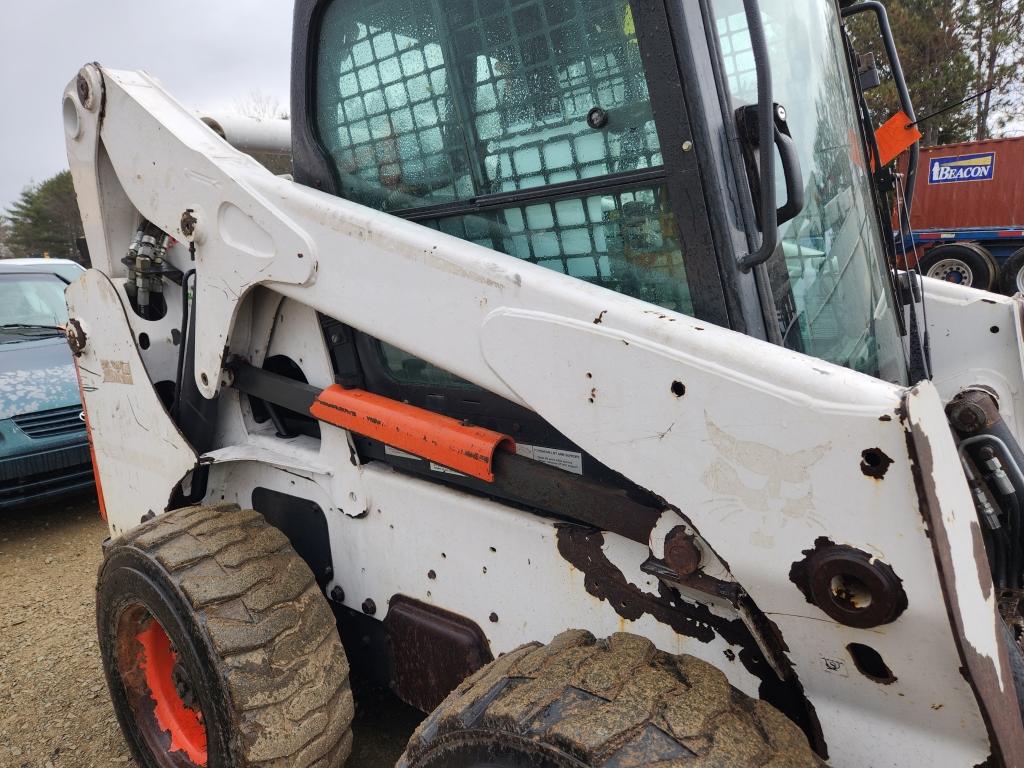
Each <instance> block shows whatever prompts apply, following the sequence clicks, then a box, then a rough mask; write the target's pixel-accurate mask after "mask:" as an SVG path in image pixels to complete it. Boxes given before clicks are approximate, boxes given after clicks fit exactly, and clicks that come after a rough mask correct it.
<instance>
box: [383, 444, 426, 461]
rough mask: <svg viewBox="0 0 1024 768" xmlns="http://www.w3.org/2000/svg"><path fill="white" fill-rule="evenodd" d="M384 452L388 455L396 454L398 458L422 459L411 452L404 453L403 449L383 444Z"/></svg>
mask: <svg viewBox="0 0 1024 768" xmlns="http://www.w3.org/2000/svg"><path fill="white" fill-rule="evenodd" d="M384 453H386V454H387V455H388V456H397V457H398V458H400V459H422V458H423V457H422V456H416V455H414V454H411V453H406V452H405V451H401V450H399V449H398V448H392V447H391V446H390V445H385V446H384Z"/></svg>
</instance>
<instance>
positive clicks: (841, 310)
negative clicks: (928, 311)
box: [715, 0, 907, 383]
mask: <svg viewBox="0 0 1024 768" xmlns="http://www.w3.org/2000/svg"><path fill="white" fill-rule="evenodd" d="M760 5H761V12H762V15H763V18H764V22H765V35H766V38H767V42H768V48H769V57H770V60H771V67H772V84H773V90H774V94H773V96H774V99H775V101H776V102H778V103H779V104H782V105H783V106H784V107H785V108H786V111H787V123H788V124H789V128H790V131H791V133H792V135H793V140H794V142H795V144H796V148H797V152H798V155H799V157H800V165H801V169H802V171H803V181H804V187H805V189H804V193H805V199H806V201H807V202H806V204H805V205H804V208H803V210H802V211H801V212H800V214H799V215H798V216H797V217H796V218H794V219H792V220H791V221H789V222H786V223H785V224H784V225H782V226H781V227H780V232H779V239H780V247H779V249H778V250H777V251H776V253H775V255H774V256H773V258H772V259H771V260H770V261H769V263H768V267H769V274H770V276H771V283H772V291H773V294H774V297H775V311H776V316H777V317H778V321H779V325H780V328H781V331H782V335H783V339H784V343H785V345H786V346H787V347H790V348H791V349H796V350H799V351H801V352H806V353H807V354H809V355H814V356H815V357H818V358H821V359H824V360H828V361H830V362H833V363H837V364H839V365H844V366H847V367H849V368H853V369H855V370H858V371H862V372H864V373H868V374H870V375H872V376H877V377H879V378H882V379H885V380H887V381H892V382H896V383H906V379H907V370H906V363H905V357H904V351H903V344H902V341H901V338H900V335H899V330H898V327H897V322H896V314H895V310H894V308H893V303H892V298H891V293H890V291H889V289H888V285H887V281H888V275H887V271H886V267H885V260H884V258H883V251H882V239H881V230H880V227H879V223H878V220H877V217H876V216H875V215H874V212H873V204H872V200H871V192H870V190H871V188H870V184H871V181H870V178H869V175H868V172H867V163H866V162H865V159H864V153H863V151H862V148H861V143H860V138H859V136H860V134H859V129H858V124H857V116H856V112H855V109H854V101H853V97H852V95H853V90H852V86H851V83H850V76H849V68H848V66H847V63H846V59H845V56H844V50H845V49H844V46H843V40H842V37H841V33H840V26H839V22H838V18H837V14H836V9H835V4H834V3H832V2H831V1H830V0H761V3H760ZM715 17H716V18H715V23H716V30H717V33H718V39H719V46H720V49H721V52H722V58H723V62H724V66H725V74H726V78H727V81H728V87H729V91H730V95H731V96H732V98H733V101H734V106H738V105H739V104H754V103H756V101H757V95H756V94H757V74H756V71H755V68H754V59H753V54H752V52H751V46H750V37H749V34H748V32H747V24H746V18H745V16H744V13H743V6H742V2H741V0H715ZM777 163H778V161H777ZM777 167H778V166H777ZM778 177H779V178H778V179H777V181H778V182H779V189H778V200H779V201H780V205H781V203H782V201H784V200H785V199H786V191H785V184H784V182H783V180H782V174H781V172H780V173H779V174H778Z"/></svg>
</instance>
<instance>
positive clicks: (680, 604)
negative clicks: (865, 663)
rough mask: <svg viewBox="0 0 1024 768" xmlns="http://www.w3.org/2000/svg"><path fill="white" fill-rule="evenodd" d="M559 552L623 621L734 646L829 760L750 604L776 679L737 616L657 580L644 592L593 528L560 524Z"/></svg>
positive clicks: (772, 632) (772, 634) (778, 640)
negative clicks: (650, 623)
mask: <svg viewBox="0 0 1024 768" xmlns="http://www.w3.org/2000/svg"><path fill="white" fill-rule="evenodd" d="M557 539H558V551H559V553H560V554H561V555H562V557H563V558H565V559H566V560H567V561H568V562H569V563H570V564H571V565H572V566H573V567H575V568H577V569H578V570H579V571H581V572H582V573H583V575H584V587H585V588H586V590H587V592H588V593H589V594H591V595H593V596H594V597H596V598H598V599H599V600H603V601H605V602H607V603H608V604H609V605H611V606H612V608H613V609H614V610H615V612H616V613H617V614H618V615H619V616H621V617H622V618H624V619H627V620H629V621H636V620H637V619H639V618H640V617H641V616H643V615H644V614H648V615H650V616H651V617H653V618H654V619H655V620H657V621H658V622H660V623H662V624H665V625H667V626H669V627H671V628H672V629H673V630H674V631H675V632H676V633H678V634H680V635H685V636H687V637H691V638H693V639H695V640H698V641H700V642H702V643H710V642H711V641H712V640H714V639H715V637H716V636H718V637H721V638H722V639H723V640H725V641H726V642H727V643H729V644H730V645H733V646H738V647H739V648H740V649H741V650H740V652H739V660H740V662H741V663H742V664H743V666H744V668H745V669H746V670H747V671H748V672H750V674H752V675H754V676H755V677H756V678H758V679H759V680H760V681H761V684H760V686H759V689H758V694H759V696H760V697H761V698H762V699H764V700H765V701H767V702H768V703H770V704H772V705H773V706H774V707H776V708H777V709H779V710H780V711H782V712H783V713H785V714H786V716H787V717H789V719H790V720H792V721H793V722H794V723H796V724H797V725H798V726H799V727H800V728H801V729H802V730H803V732H804V733H805V734H806V735H807V739H808V741H809V742H810V744H811V747H812V748H813V749H814V751H815V752H817V753H818V754H819V755H820V756H821V757H823V758H826V759H827V758H828V749H827V746H826V744H825V738H824V735H823V734H822V731H821V726H820V724H819V722H818V716H817V714H816V712H815V710H814V705H813V704H811V702H810V701H809V700H808V699H807V697H806V695H805V694H804V690H803V686H802V685H801V684H800V681H799V679H798V678H797V676H796V673H795V672H794V670H793V668H792V665H791V664H790V663H789V660H788V659H787V658H786V657H785V654H784V652H785V651H786V650H788V649H787V648H786V645H785V642H784V641H783V640H782V636H781V633H780V632H779V631H778V628H777V627H776V626H775V625H774V624H773V623H772V622H771V621H770V620H769V619H768V618H767V617H765V616H764V615H763V614H761V613H760V611H759V610H758V609H757V608H756V606H754V605H753V604H752V603H750V604H748V605H747V606H746V607H747V608H749V609H750V610H751V612H752V613H753V614H754V616H755V618H756V619H758V623H759V626H760V627H761V628H762V629H763V630H764V631H763V632H762V635H763V636H765V637H766V638H768V639H769V640H771V641H774V644H775V645H776V646H777V647H778V651H779V653H778V654H776V657H777V658H776V662H777V664H778V663H779V662H781V665H782V666H783V667H784V669H785V672H786V674H785V677H784V679H780V678H779V675H777V674H776V673H775V670H774V669H773V668H772V665H771V664H770V663H769V662H768V660H767V659H765V657H764V654H763V653H762V652H761V648H760V646H758V644H757V641H756V640H755V639H754V637H753V635H752V634H751V633H750V630H749V629H748V628H747V625H746V624H744V623H743V621H742V620H741V619H726V618H723V617H721V616H717V615H715V614H714V613H712V612H711V610H710V609H709V608H708V607H707V606H706V605H702V604H700V603H692V602H689V601H687V600H685V599H684V598H683V597H681V596H680V594H679V593H678V592H676V591H675V590H673V589H672V588H670V587H668V586H667V585H665V584H664V583H659V586H658V594H657V595H652V594H648V593H646V592H644V591H642V590H641V589H639V588H638V587H637V586H635V585H634V584H631V583H630V582H629V581H627V580H626V577H625V576H624V575H623V574H622V572H621V571H620V570H619V569H618V568H616V567H615V566H614V565H613V564H612V562H611V561H610V560H609V559H608V557H607V556H606V555H605V553H604V551H603V549H602V546H603V544H604V534H603V533H602V532H601V531H599V530H597V529H596V528H590V527H585V526H580V525H574V524H571V523H562V524H559V525H558V533H557Z"/></svg>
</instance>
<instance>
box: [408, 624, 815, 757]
mask: <svg viewBox="0 0 1024 768" xmlns="http://www.w3.org/2000/svg"><path fill="white" fill-rule="evenodd" d="M645 765H657V766H664V768H676V767H677V766H679V767H680V768H684V767H686V766H692V768H697V767H698V766H701V767H703V766H723V767H725V766H728V767H729V768H745V767H747V766H757V767H758V768H784V767H785V768H803V767H804V766H807V767H808V768H810V767H811V766H821V765H822V763H821V761H820V760H819V759H818V758H817V756H815V755H814V753H813V752H812V751H811V749H810V747H809V745H808V743H807V739H806V737H805V736H804V734H803V732H802V731H801V730H800V729H799V728H797V726H796V725H794V724H793V723H792V721H790V720H789V719H788V718H787V717H786V716H785V715H783V714H782V713H781V712H779V711H778V710H776V709H775V708H774V707H772V706H771V705H769V704H767V703H765V702H763V701H759V700H755V699H751V698H749V697H748V696H745V695H744V694H742V693H741V692H739V691H738V690H736V689H735V688H733V687H732V686H730V685H729V682H728V681H727V680H726V678H725V675H723V674H722V672H721V671H719V670H718V669H716V668H715V667H713V666H711V665H710V664H708V663H706V662H704V661H701V660H700V659H696V658H694V657H692V656H687V655H680V656H672V655H670V654H667V653H664V652H662V651H659V650H657V649H656V648H655V647H654V646H653V645H652V644H651V642H650V641H649V640H647V639H646V638H643V637H639V636H637V635H630V634H616V635H612V636H611V637H609V638H608V639H607V640H597V641H595V639H594V636H593V635H591V634H590V633H589V632H585V631H582V630H570V631H568V632H563V633H562V634H560V635H558V636H557V637H555V638H554V640H552V641H551V643H549V644H548V645H539V644H537V643H533V644H530V645H525V646H522V647H520V648H518V649H516V650H514V651H512V652H510V653H508V654H506V655H504V656H502V657H500V658H499V659H497V660H496V661H494V662H492V663H491V664H489V665H487V666H486V667H484V668H483V669H481V670H479V671H478V672H477V673H475V674H474V675H473V676H471V677H470V678H468V679H467V680H466V681H465V682H463V683H462V684H461V685H460V686H459V687H458V688H456V689H455V690H454V691H453V692H452V693H451V694H450V695H449V696H448V698H447V699H445V700H444V702H442V703H441V705H440V706H439V707H438V708H437V709H436V710H434V712H433V713H432V714H431V715H430V716H429V717H428V718H427V719H426V720H424V721H423V723H422V724H421V725H420V727H419V728H417V729H416V732H415V733H414V734H413V736H412V738H411V739H410V741H409V746H408V747H407V748H406V751H405V754H404V755H403V756H402V758H401V759H400V760H399V762H398V768H441V767H442V766H444V768H478V767H479V768H483V767H484V766H486V767H487V768H526V767H527V766H530V767H531V768H532V767H534V766H536V767H537V768H553V767H554V766H558V768H562V767H563V766H564V767H565V768H570V767H571V768H602V767H603V766H616V767H617V768H629V767H631V766H645Z"/></svg>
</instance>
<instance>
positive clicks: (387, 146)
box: [292, 0, 729, 483]
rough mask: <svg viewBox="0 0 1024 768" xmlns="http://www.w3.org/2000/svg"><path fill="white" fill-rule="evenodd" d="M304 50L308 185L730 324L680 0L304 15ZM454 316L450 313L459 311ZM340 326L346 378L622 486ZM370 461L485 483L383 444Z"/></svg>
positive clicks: (366, 446)
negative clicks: (675, 34)
mask: <svg viewBox="0 0 1024 768" xmlns="http://www.w3.org/2000/svg"><path fill="white" fill-rule="evenodd" d="M295 36H296V37H295V48H294V55H295V67H296V68H295V71H294V75H293V77H294V78H295V81H294V82H293V118H292V119H293V150H294V155H295V157H294V161H295V174H296V180H297V181H299V182H300V183H305V184H309V185H312V186H317V187H320V188H322V189H325V190H326V191H330V192H333V193H334V194H337V195H340V196H342V197H345V198H348V199H350V200H352V201H355V202H357V203H361V204H363V205H367V206H370V207H372V208H376V209H378V210H382V211H386V212H388V213H391V214H393V215H395V216H400V217H402V218H406V219H409V220H412V221H415V222H418V223H420V224H422V225H423V226H424V227H428V228H431V229H435V230H439V231H442V232H445V233H448V234H450V235H454V236H456V237H460V238H463V239H466V240H470V241H473V242H475V243H478V244H480V245H484V246H486V247H489V248H492V249H495V250H498V251H501V252H503V253H507V254H509V255H511V256H514V257H516V258H520V259H523V260H524V261H529V262H532V263H534V264H538V265H540V266H543V267H546V268H549V269H553V270H557V271H560V272H563V273H565V274H567V275H570V276H572V277H575V278H577V279H580V280H584V281H587V282H589V283H592V284H594V285H597V286H601V287H603V288H607V289H609V290H613V291H617V292H620V293H624V294H627V295H630V296H634V297H636V298H638V299H642V300H644V301H647V302H649V303H650V304H651V305H652V306H653V307H663V308H666V309H670V310H674V311H676V312H681V313H684V314H687V315H692V316H695V317H698V318H701V319H703V320H706V321H708V322H711V323H716V324H719V325H724V326H728V325H729V317H728V312H727V308H726V301H725V296H724V291H723V283H722V279H721V276H720V274H719V270H718V266H717V263H718V262H717V259H716V257H715V244H714V242H713V239H712V231H711V226H710V223H709V217H708V214H707V210H706V206H705V198H704V194H703V188H704V187H703V185H702V183H701V174H700V169H699V168H698V164H697V158H696V155H697V153H696V152H693V151H692V149H693V142H692V137H691V131H690V125H689V118H688V115H687V111H686V105H685V102H684V95H683V91H682V87H681V85H680V77H679V72H678V69H677V64H676V61H677V58H676V56H675V53H674V51H673V48H672V40H671V36H670V32H669V24H668V21H667V17H666V13H665V8H664V6H663V5H662V3H661V2H660V0H634V1H633V2H627V0H374V1H372V2H367V1H366V0H326V1H325V0H320V1H319V2H314V1H313V0H300V2H299V3H298V5H297V7H296V21H295ZM424 243H425V244H426V243H429V235H428V234H427V233H425V238H424ZM367 290H369V291H386V290H388V286H386V285H379V286H367ZM434 306H435V309H434V311H435V312H437V313H443V312H445V297H444V296H438V297H437V300H436V302H435V304H434ZM600 321H601V319H600V317H597V318H595V319H594V322H596V323H599V322H600ZM421 322H422V323H424V324H425V325H428V326H429V324H430V322H431V318H430V317H429V316H428V317H423V318H421ZM325 327H326V329H327V333H326V334H325V335H326V338H327V339H328V343H329V345H330V346H331V347H332V354H333V355H334V360H335V366H336V373H337V374H338V376H339V381H340V382H341V383H343V384H348V385H358V386H362V387H364V388H366V389H369V390H371V391H374V392H377V393H380V394H383V395H386V396H389V397H392V398H395V399H398V400H404V401H407V402H410V403H412V404H415V405H418V406H421V407H425V408H429V409H431V410H434V411H437V412H440V413H444V414H447V415H450V416H454V417H456V418H459V419H465V420H468V421H470V422H472V423H474V424H479V425H481V426H486V427H488V428H492V429H496V430H499V431H502V432H506V433H508V434H511V435H513V436H514V437H515V438H516V441H517V443H518V444H519V446H520V451H521V452H524V453H526V454H527V455H530V456H531V457H533V458H537V459H539V460H542V461H547V462H548V463H551V464H554V465H556V466H559V467H561V468H562V469H565V470H567V471H570V472H574V473H577V474H580V475H584V476H587V477H591V478H597V479H601V480H607V481H608V482H616V481H617V480H616V478H615V476H614V474H613V473H611V472H610V470H607V469H606V468H604V467H602V466H601V465H599V464H598V463H597V462H596V461H594V460H593V459H591V458H590V457H589V456H587V455H586V454H584V453H583V452H582V451H580V449H579V448H577V447H576V446H575V445H573V444H572V443H570V442H569V441H568V440H567V439H566V438H564V437H563V436H562V435H560V434H559V433H558V432H557V431H556V430H554V429H553V428H552V427H551V426H550V425H548V424H547V423H546V422H544V421H543V420H542V419H540V418H539V417H538V416H536V414H533V413H532V412H530V411H527V410H525V409H523V408H521V407H519V406H516V405H514V404H512V403H509V402H507V401H505V400H504V399H502V398H499V397H497V396H495V395H493V394H491V393H489V392H486V391H484V390H481V389H479V388H477V387H475V386H473V385H471V384H469V383H468V382H465V381H463V380H461V379H459V378H457V377H455V376H453V375H452V374H450V373H448V372H447V371H445V370H444V367H443V361H433V363H428V362H426V361H424V360H421V359H419V358H418V357H416V356H415V355H414V354H412V353H411V352H410V351H407V350H400V349H397V348H395V347H393V346H390V345H388V344H386V343H383V342H381V341H379V340H378V339H375V338H374V337H373V335H372V327H371V326H369V325H368V326H366V327H363V328H361V329H359V330H356V329H351V328H346V327H343V326H340V325H339V324H337V323H333V322H332V321H328V320H325ZM536 373H537V375H538V376H544V371H541V370H538V371H537V372H536ZM360 449H361V452H363V453H364V454H365V457H370V458H376V459H379V460H385V461H389V462H390V463H393V464H396V465H398V466H401V467H403V468H405V469H409V470H411V471H420V472H424V473H431V472H433V473H438V476H439V479H444V480H450V481H452V482H459V483H464V482H469V481H468V480H467V481H462V480H459V479H457V478H451V477H450V476H445V475H447V474H448V473H445V472H444V471H443V470H442V469H440V468H433V467H430V466H428V465H427V464H426V463H425V462H421V461H419V460H417V459H416V458H415V457H409V456H403V455H400V454H399V453H398V452H395V451H393V450H390V449H385V447H384V446H382V445H379V444H375V443H374V442H373V441H368V440H363V441H361V442H360Z"/></svg>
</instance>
